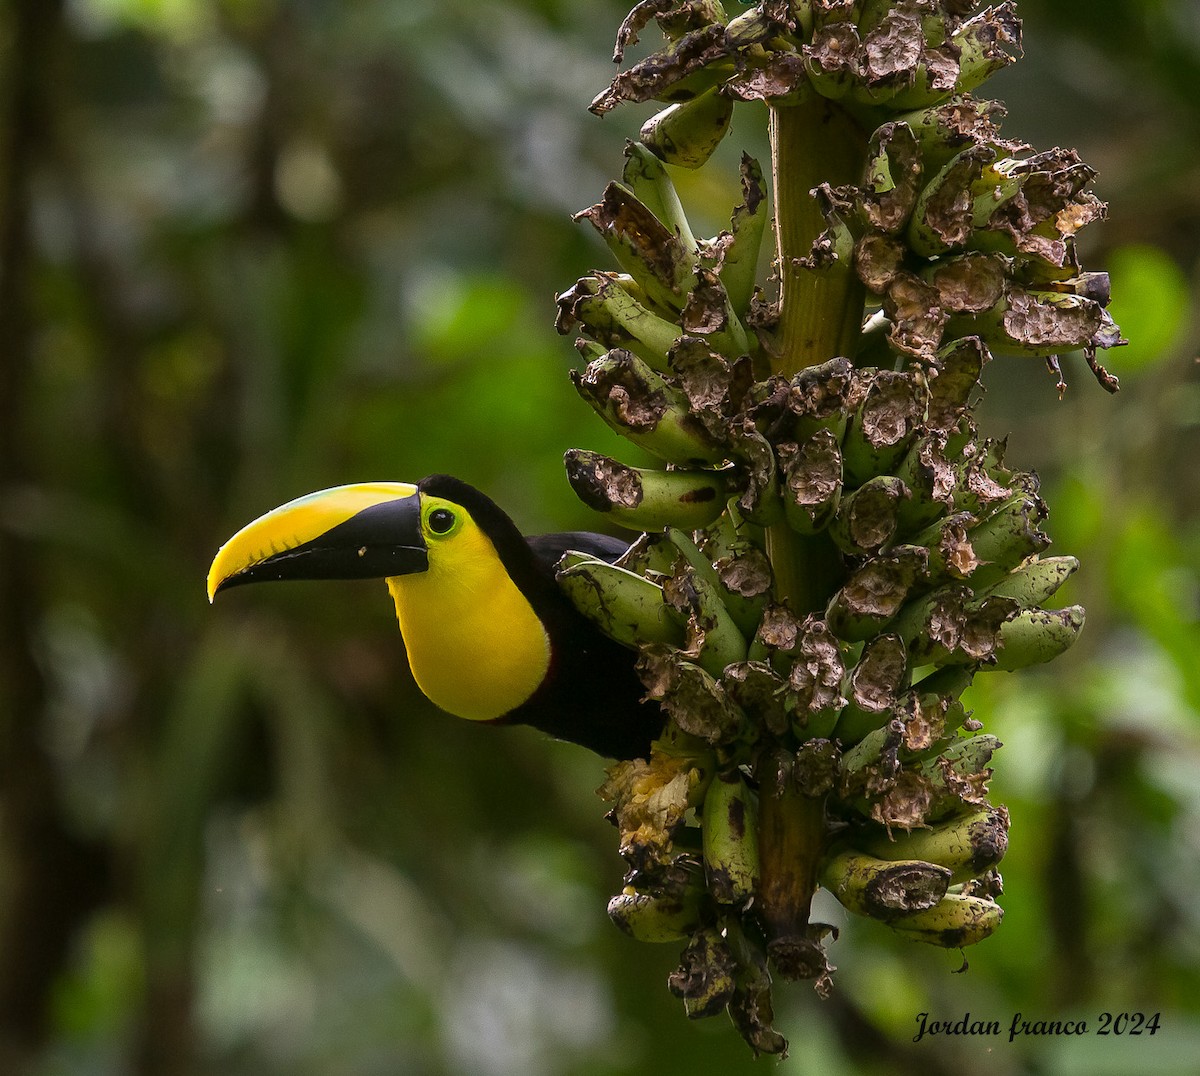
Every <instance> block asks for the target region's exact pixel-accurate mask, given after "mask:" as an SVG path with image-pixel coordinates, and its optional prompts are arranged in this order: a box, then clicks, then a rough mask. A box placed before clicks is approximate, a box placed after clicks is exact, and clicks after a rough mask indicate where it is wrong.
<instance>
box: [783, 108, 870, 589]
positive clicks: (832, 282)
mask: <svg viewBox="0 0 1200 1076" xmlns="http://www.w3.org/2000/svg"><path fill="white" fill-rule="evenodd" d="M770 134H771V173H772V186H773V189H774V192H775V257H776V263H777V266H778V272H779V301H780V310H779V330H778V343H779V348H778V353H777V354H775V355H773V356H772V360H771V365H772V372H773V373H777V374H782V375H783V376H785V377H790V376H792V375H793V374H795V373H797V372H798V371H800V370H803V369H805V368H806V367H809V366H815V365H817V364H818V363H822V362H826V361H827V360H829V359H831V358H834V357H835V356H838V355H846V356H850V357H853V355H854V352H855V351H856V350H857V344H858V339H859V336H860V335H861V326H862V316H863V302H864V297H865V294H866V293H865V289H864V287H863V284H862V282H861V281H859V279H858V277H857V276H856V275H855V274H854V270H853V268H852V267H851V266H849V265H832V266H827V267H825V268H822V269H810V268H808V267H807V266H805V265H803V264H801V259H802V258H804V257H805V256H806V255H807V254H808V253H809V252H810V251H811V250H812V245H813V241H814V240H815V239H816V238H817V237H818V236H819V235H820V234H821V232H822V231H824V230H825V218H824V217H823V216H822V214H821V208H820V206H819V205H818V203H817V200H816V199H815V198H814V197H813V196H812V194H811V193H810V192H811V191H812V189H813V188H814V187H816V186H818V185H819V184H820V183H830V184H833V185H838V184H843V183H854V182H857V181H859V180H860V179H861V175H862V169H863V165H864V163H865V161H866V149H867V138H866V135H865V134H864V133H863V132H862V130H861V129H860V128H859V127H858V125H857V124H856V123H855V122H854V120H852V119H851V118H850V117H849V116H847V115H846V114H845V113H844V112H843V111H842V110H841V109H839V108H838V107H837V106H836V105H834V104H833V103H832V102H830V101H827V100H825V99H824V98H821V97H813V98H812V99H810V100H806V101H802V102H800V103H798V104H794V105H784V106H778V107H775V108H772V109H771V127H770ZM767 555H768V556H769V557H770V558H771V565H772V568H773V570H774V572H775V588H776V594H777V595H778V596H779V597H780V598H783V599H785V600H786V601H787V602H788V604H789V605H790V606H791V607H792V609H793V610H794V611H795V612H797V613H807V612H811V611H814V610H817V609H822V608H824V606H825V603H826V601H828V599H829V597H830V595H832V594H833V592H834V591H835V590H836V589H837V587H838V585H839V584H840V582H841V580H840V578H839V576H840V559H839V558H838V556H837V551H836V550H835V549H834V548H833V545H832V543H831V542H830V541H829V539H828V538H827V537H826V536H825V535H824V534H819V535H815V536H812V537H808V536H804V535H799V534H797V533H796V532H795V531H793V530H792V529H791V528H790V527H789V526H788V525H787V524H786V523H782V522H781V523H777V524H776V525H775V526H773V527H770V528H768V530H767Z"/></svg>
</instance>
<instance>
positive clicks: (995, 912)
mask: <svg viewBox="0 0 1200 1076" xmlns="http://www.w3.org/2000/svg"><path fill="white" fill-rule="evenodd" d="M1003 918H1004V909H1003V908H1001V907H1000V905H999V904H997V903H996V902H995V901H993V900H987V899H985V898H983V897H975V896H968V895H965V894H962V893H947V894H946V895H945V896H944V897H943V898H942V899H941V900H940V901H939V902H938V903H937V904H935V905H934V906H933V907H932V908H928V909H926V910H925V911H923V912H916V913H915V914H913V915H907V916H905V917H904V918H903V919H895V920H893V921H892V922H890V923H889V924H888V926H890V927H891V928H892V930H894V931H895V932H896V933H897V934H900V935H902V936H903V937H905V938H910V939H911V940H913V941H919V942H925V943H926V944H927V945H940V946H942V947H943V948H945V949H958V948H961V947H962V946H965V945H974V944H975V943H976V942H981V941H983V939H984V938H986V937H987V936H988V935H989V934H991V933H992V932H993V931H995V929H996V928H997V927H998V926H999V925H1000V922H1001V920H1002V919H1003Z"/></svg>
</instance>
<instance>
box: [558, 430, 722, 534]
mask: <svg viewBox="0 0 1200 1076" xmlns="http://www.w3.org/2000/svg"><path fill="white" fill-rule="evenodd" d="M564 462H565V464H566V468H567V480H568V481H569V482H570V483H571V488H572V489H573V490H574V491H575V494H576V496H578V497H579V499H580V500H581V501H583V503H584V504H586V505H587V506H588V507H589V508H591V509H592V510H593V511H596V512H599V513H600V514H601V515H603V516H604V517H605V518H606V519H610V520H612V522H614V523H616V524H618V525H619V526H622V527H628V528H629V529H630V530H639V531H656V530H661V529H662V528H663V527H666V526H670V525H674V526H677V527H684V528H686V529H688V530H699V529H700V528H702V527H707V526H708V525H709V524H710V523H712V522H713V521H714V520H715V519H716V518H717V517H718V516H719V515H720V514H721V512H722V511H723V510H724V508H725V502H726V500H727V498H728V496H729V480H728V477H727V476H726V474H725V473H723V472H720V471H659V470H652V469H649V468H641V467H629V466H626V465H625V464H623V463H619V462H618V461H617V460H614V459H610V458H609V457H607V456H602V455H600V453H598V452H588V451H585V450H583V449H578V448H572V449H570V450H569V451H568V452H567V453H566V456H565V457H564Z"/></svg>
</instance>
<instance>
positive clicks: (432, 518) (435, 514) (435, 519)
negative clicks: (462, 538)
mask: <svg viewBox="0 0 1200 1076" xmlns="http://www.w3.org/2000/svg"><path fill="white" fill-rule="evenodd" d="M453 526H454V513H453V512H451V511H450V509H449V508H435V509H434V510H433V511H432V512H430V513H429V529H430V530H431V531H432V532H433V533H434V534H446V533H447V532H448V531H450V529H451V528H452V527H453Z"/></svg>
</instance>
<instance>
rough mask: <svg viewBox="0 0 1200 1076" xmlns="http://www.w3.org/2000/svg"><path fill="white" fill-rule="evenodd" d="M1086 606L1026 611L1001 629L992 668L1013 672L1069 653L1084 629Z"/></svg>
mask: <svg viewBox="0 0 1200 1076" xmlns="http://www.w3.org/2000/svg"><path fill="white" fill-rule="evenodd" d="M1083 622H1084V610H1083V606H1082V605H1069V606H1067V607H1066V608H1065V609H1026V610H1024V611H1022V612H1020V613H1018V614H1017V615H1016V616H1015V617H1013V619H1012V620H1009V621H1008V622H1007V623H1005V624H1002V625H1001V626H1000V647H999V649H998V650H997V651H996V663H995V664H994V665H992V666H986V665H985V666H984V667H983V668H984V670H986V669H988V668H992V669H1001V670H1004V671H1006V672H1011V671H1012V670H1013V669H1024V668H1025V667H1026V666H1028V665H1041V664H1043V663H1045V662H1047V661H1053V660H1054V659H1055V658H1056V657H1058V656H1059V654H1062V653H1065V652H1066V651H1067V650H1069V649H1070V648H1071V647H1072V646H1073V645H1074V643H1075V640H1076V639H1077V638H1079V633H1080V632H1081V631H1082V630H1083Z"/></svg>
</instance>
